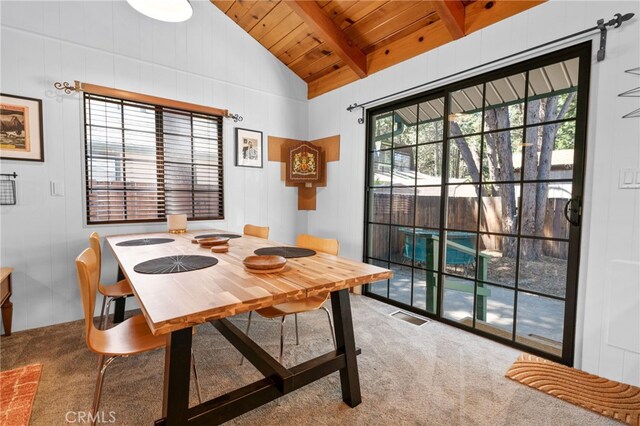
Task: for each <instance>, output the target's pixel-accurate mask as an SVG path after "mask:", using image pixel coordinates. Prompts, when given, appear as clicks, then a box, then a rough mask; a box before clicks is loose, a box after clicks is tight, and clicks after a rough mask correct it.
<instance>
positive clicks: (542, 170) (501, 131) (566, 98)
mask: <svg viewBox="0 0 640 426" xmlns="http://www.w3.org/2000/svg"><path fill="white" fill-rule="evenodd" d="M589 54H590V44H584V45H580V46H577V47H574V48H569V49H565V50H564V51H561V52H556V53H554V54H550V55H547V56H546V57H542V58H538V59H535V60H531V61H527V62H524V63H521V64H517V65H514V66H513V67H510V68H505V69H502V70H498V71H496V72H492V73H489V74H487V75H484V76H480V77H477V78H474V79H471V80H468V81H465V82H461V83H458V84H453V85H450V86H447V87H444V88H441V89H439V90H436V91H433V92H430V93H427V94H424V95H421V96H418V97H414V98H413V99H411V100H406V101H401V102H399V103H396V104H395V105H387V106H384V107H381V108H378V109H376V110H373V111H370V112H369V114H368V126H369V128H368V150H367V155H368V162H367V165H368V167H367V170H368V180H367V188H366V189H367V191H366V194H367V195H366V198H367V204H366V205H367V208H366V218H365V220H366V241H365V243H366V244H365V246H366V248H365V258H366V260H367V261H368V262H370V263H374V264H376V265H380V266H384V267H388V268H389V269H391V270H392V271H393V272H394V277H393V278H392V279H390V280H388V281H383V282H379V283H375V284H372V285H370V286H368V288H367V290H366V293H367V294H368V295H371V296H372V297H376V298H378V299H381V300H384V301H387V302H389V303H392V304H395V305H398V306H401V307H404V308H407V309H410V310H412V311H414V312H418V313H422V314H425V315H428V316H432V317H434V318H437V319H441V320H443V321H444V322H447V323H450V324H453V325H456V326H459V327H462V328H466V329H469V330H473V331H476V332H477V333H479V334H482V335H485V336H487V337H490V338H494V339H496V340H500V341H504V342H507V343H509V344H511V345H513V346H516V347H521V348H523V349H526V350H530V351H532V352H538V353H541V354H543V355H545V356H547V357H551V358H554V359H557V360H559V361H562V362H564V363H565V364H572V362H573V333H574V328H575V303H576V285H577V271H578V260H579V259H578V248H579V238H580V225H579V208H578V207H577V206H578V205H579V200H580V197H581V195H582V181H583V174H584V172H583V161H584V145H585V128H586V106H587V85H588V74H589Z"/></svg>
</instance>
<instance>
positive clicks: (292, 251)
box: [254, 247, 316, 259]
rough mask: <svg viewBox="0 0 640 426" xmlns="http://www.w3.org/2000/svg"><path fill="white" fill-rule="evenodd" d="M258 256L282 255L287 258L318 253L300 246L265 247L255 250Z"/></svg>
mask: <svg viewBox="0 0 640 426" xmlns="http://www.w3.org/2000/svg"><path fill="white" fill-rule="evenodd" d="M254 253H255V254H257V255H258V256H282V257H284V258H287V259H291V258H294V257H307V256H313V255H314V254H316V252H315V251H314V250H311V249H306V248H300V247H263V248H259V249H257V250H256V251H254Z"/></svg>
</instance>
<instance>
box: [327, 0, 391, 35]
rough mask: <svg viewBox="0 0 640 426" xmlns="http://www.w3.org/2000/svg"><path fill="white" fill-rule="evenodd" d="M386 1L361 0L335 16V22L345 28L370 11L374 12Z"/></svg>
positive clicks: (339, 26)
mask: <svg viewBox="0 0 640 426" xmlns="http://www.w3.org/2000/svg"><path fill="white" fill-rule="evenodd" d="M386 3H387V2H386V1H380V0H373V1H359V2H357V3H355V4H354V5H352V6H351V7H350V8H348V9H347V10H345V11H344V12H342V13H341V14H339V15H337V16H335V17H334V18H333V22H334V23H335V24H336V26H337V27H338V28H340V29H342V30H344V29H345V28H347V27H349V26H351V25H353V24H355V23H356V22H358V21H360V20H361V19H363V18H365V17H366V16H367V15H369V14H370V13H373V12H374V11H375V10H376V9H378V8H380V7H382V6H384V5H385V4H386Z"/></svg>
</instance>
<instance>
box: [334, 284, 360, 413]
mask: <svg viewBox="0 0 640 426" xmlns="http://www.w3.org/2000/svg"><path fill="white" fill-rule="evenodd" d="M331 310H332V311H333V326H334V329H335V331H336V345H337V347H338V353H344V355H345V361H346V362H345V363H346V365H345V367H344V368H342V369H340V384H341V385H342V400H343V401H344V402H346V403H347V405H349V406H350V407H355V406H357V405H358V404H360V403H361V402H362V398H361V396H360V378H359V376H358V361H357V359H356V355H357V353H356V342H355V338H354V336H353V321H352V319H351V305H350V303H349V290H347V289H345V290H339V291H334V292H333V293H331Z"/></svg>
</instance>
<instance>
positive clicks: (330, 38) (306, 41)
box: [211, 0, 544, 99]
mask: <svg viewBox="0 0 640 426" xmlns="http://www.w3.org/2000/svg"><path fill="white" fill-rule="evenodd" d="M211 2H212V3H213V4H215V5H216V6H217V7H218V8H219V9H220V10H222V11H223V12H224V13H225V14H226V15H227V16H228V17H229V18H231V19H232V20H233V21H235V22H236V23H237V24H238V25H240V26H241V27H242V28H243V29H244V30H245V31H246V32H247V33H249V34H250V35H251V36H252V37H253V38H255V39H256V40H257V41H258V42H259V43H260V44H262V45H263V46H264V47H265V48H267V49H268V50H269V51H270V52H271V53H273V54H274V55H275V56H276V57H277V58H278V59H280V60H281V61H282V62H283V63H284V64H286V65H287V66H288V67H289V68H290V69H291V70H292V71H293V72H295V73H296V74H297V75H299V76H300V77H301V78H302V79H303V80H305V81H306V82H307V86H308V97H309V99H311V98H314V97H316V96H319V95H321V94H323V93H326V92H329V91H331V90H334V89H337V88H338V87H341V86H344V85H346V84H348V83H351V82H353V81H355V80H358V79H360V78H364V77H366V76H367V75H370V74H373V73H375V72H378V71H380V70H382V69H385V68H388V67H390V66H392V65H395V64H397V63H399V62H402V61H405V60H407V59H410V58H412V57H414V56H416V55H419V54H421V53H424V52H426V51H428V50H431V49H434V48H436V47H438V46H441V45H443V44H446V43H449V42H451V41H453V40H456V39H459V38H461V37H464V36H465V35H467V34H469V33H472V32H474V31H477V30H480V29H482V28H484V27H486V26H489V25H491V24H493V23H496V22H498V21H501V20H503V19H506V18H508V17H510V16H512V15H515V14H517V13H519V12H522V11H524V10H526V9H529V8H531V7H534V6H536V5H538V4H540V3H543V2H544V0H433V1H431V0H423V1H405V0H391V1H388V0H317V1H314V0H235V1H234V0H211Z"/></svg>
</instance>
